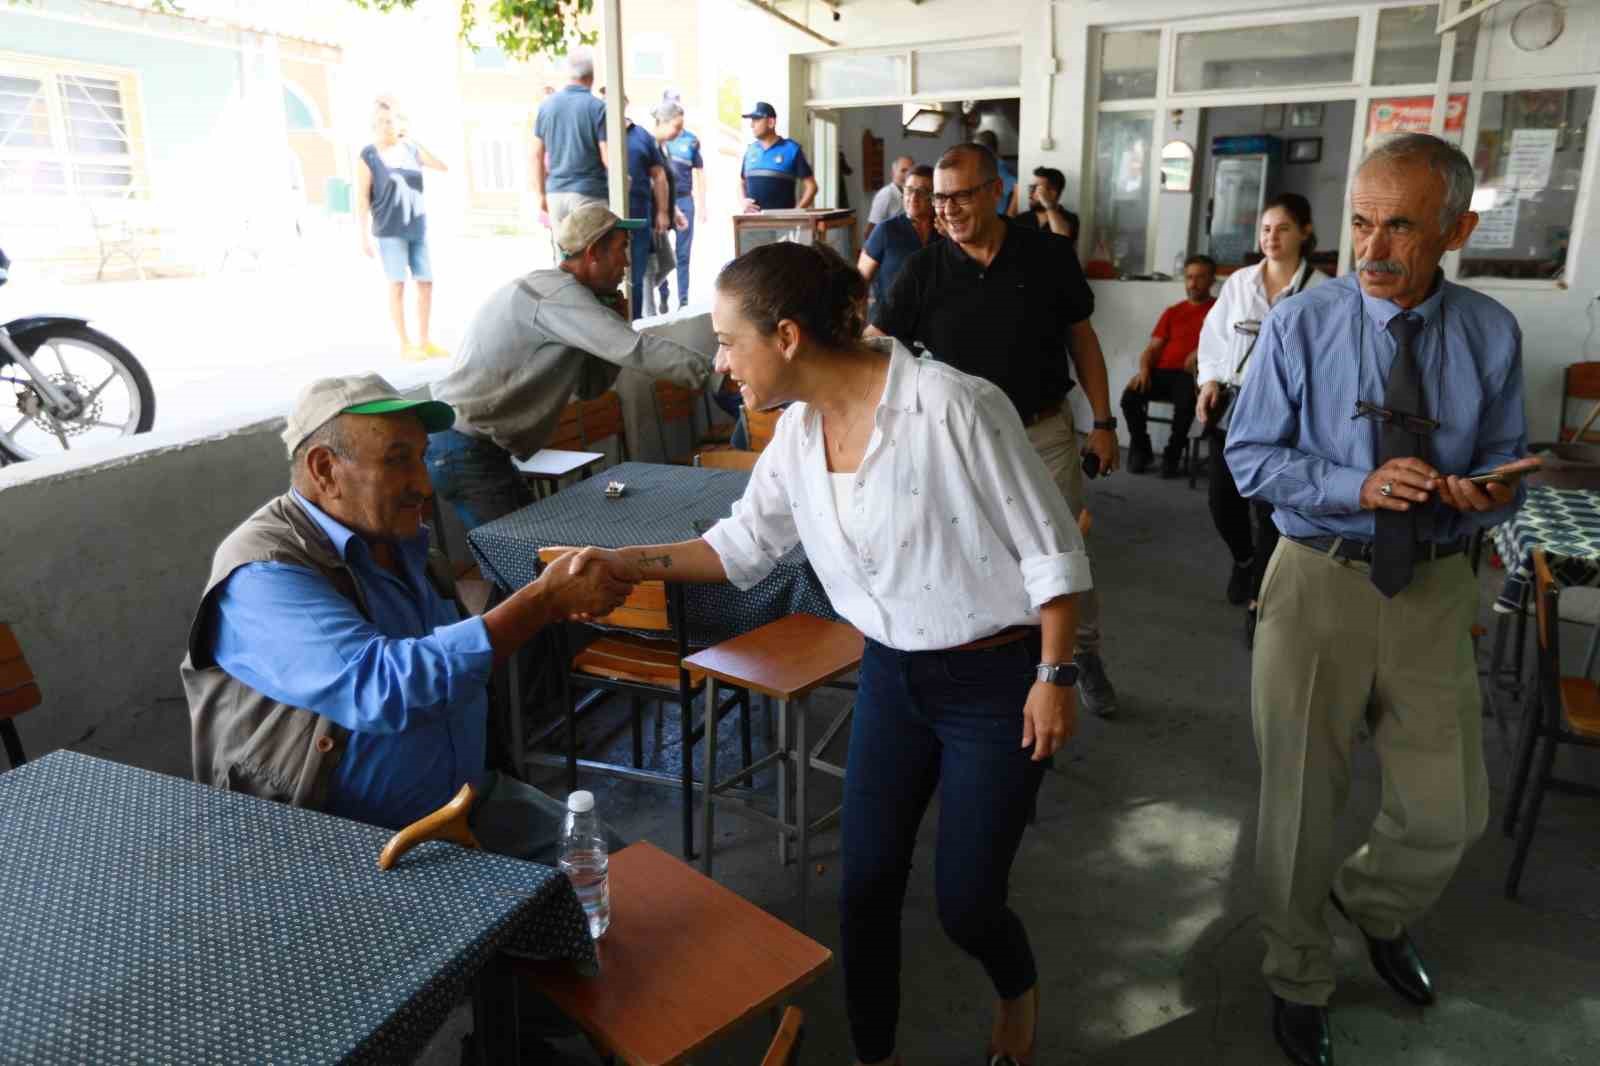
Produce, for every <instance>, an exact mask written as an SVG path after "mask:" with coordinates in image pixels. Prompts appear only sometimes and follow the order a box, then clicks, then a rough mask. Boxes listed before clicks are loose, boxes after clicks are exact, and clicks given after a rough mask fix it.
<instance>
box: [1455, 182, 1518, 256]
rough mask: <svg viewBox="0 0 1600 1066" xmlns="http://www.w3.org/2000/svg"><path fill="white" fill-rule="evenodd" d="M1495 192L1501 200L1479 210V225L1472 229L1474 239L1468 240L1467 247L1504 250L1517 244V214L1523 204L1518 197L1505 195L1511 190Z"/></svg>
mask: <svg viewBox="0 0 1600 1066" xmlns="http://www.w3.org/2000/svg"><path fill="white" fill-rule="evenodd" d="M1494 192H1495V193H1496V194H1497V195H1496V200H1497V201H1500V202H1498V203H1497V204H1496V206H1494V207H1489V208H1486V209H1484V210H1482V211H1479V212H1478V226H1477V228H1476V229H1474V230H1473V231H1472V239H1471V240H1469V241H1467V247H1468V248H1471V249H1472V250H1473V251H1503V250H1505V249H1507V248H1510V247H1512V246H1513V245H1515V244H1516V241H1517V214H1518V211H1519V209H1520V208H1521V206H1522V205H1521V203H1520V202H1519V201H1518V200H1517V199H1516V197H1514V196H1509V195H1505V194H1506V193H1508V192H1509V190H1505V189H1496V190H1494Z"/></svg>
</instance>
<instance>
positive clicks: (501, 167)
mask: <svg viewBox="0 0 1600 1066" xmlns="http://www.w3.org/2000/svg"><path fill="white" fill-rule="evenodd" d="M522 155H523V153H522V152H521V151H519V150H518V148H517V141H516V139H515V138H513V137H511V136H509V135H503V136H495V135H493V134H484V133H480V134H478V135H477V136H476V137H474V138H473V155H472V163H473V166H472V187H473V188H474V189H475V190H476V191H478V192H516V191H517V190H518V189H520V188H522V182H521V180H520V176H519V172H520V163H521V160H522Z"/></svg>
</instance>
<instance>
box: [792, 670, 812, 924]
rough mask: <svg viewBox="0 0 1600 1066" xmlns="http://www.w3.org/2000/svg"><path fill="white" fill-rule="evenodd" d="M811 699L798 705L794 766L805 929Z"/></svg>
mask: <svg viewBox="0 0 1600 1066" xmlns="http://www.w3.org/2000/svg"><path fill="white" fill-rule="evenodd" d="M810 702H811V701H810V700H809V698H805V697H802V698H801V699H800V700H798V701H797V702H796V703H795V708H794V733H795V740H794V750H795V754H796V756H797V758H796V761H795V768H794V818H795V828H796V830H797V832H796V836H798V837H799V860H800V861H799V862H797V863H795V868H796V872H795V876H796V878H797V879H798V881H799V884H798V885H797V886H796V887H798V889H799V891H800V926H799V929H800V931H801V932H802V933H803V932H805V928H806V887H807V884H808V882H809V878H810V876H811V869H810V867H811V814H810V811H809V809H808V808H807V806H806V778H808V777H810V776H811V775H810V774H809V773H808V772H807V771H808V770H810V769H811V767H810V766H809V763H810V759H809V758H808V756H809V754H810V749H809V748H807V747H806V710H807V709H808V707H809V705H810Z"/></svg>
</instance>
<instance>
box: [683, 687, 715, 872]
mask: <svg viewBox="0 0 1600 1066" xmlns="http://www.w3.org/2000/svg"><path fill="white" fill-rule="evenodd" d="M716 713H717V679H716V678H714V677H711V676H710V675H707V676H706V769H705V781H706V789H705V793H706V795H705V808H704V810H703V811H702V812H701V819H702V825H701V832H700V869H701V870H703V871H704V872H705V875H706V876H707V877H710V876H711V851H712V848H711V839H712V838H711V830H712V826H711V823H712V820H713V818H714V816H715V815H714V812H715V811H716V807H717V804H716V797H715V795H714V793H715V791H716V787H717V722H716ZM688 761H689V760H688V752H687V751H685V753H684V762H685V763H687V762H688Z"/></svg>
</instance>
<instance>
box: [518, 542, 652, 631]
mask: <svg viewBox="0 0 1600 1066" xmlns="http://www.w3.org/2000/svg"><path fill="white" fill-rule="evenodd" d="M539 554H540V557H541V558H542V559H544V560H545V568H544V572H543V573H542V574H540V575H539V579H538V580H537V581H535V582H534V587H535V588H538V589H540V590H542V591H543V594H544V595H545V597H546V598H547V601H548V603H549V605H550V610H551V613H552V614H553V615H555V616H556V617H559V618H564V619H566V620H567V621H572V622H590V621H593V620H594V619H596V618H604V617H605V616H606V615H608V614H610V613H611V612H612V611H614V610H616V609H617V608H618V607H621V606H622V603H623V601H624V600H626V599H627V598H628V596H629V595H630V594H631V593H632V592H633V587H634V586H635V585H637V584H638V583H639V582H640V581H643V580H644V575H643V573H642V572H641V570H640V568H639V564H638V563H637V562H635V561H633V560H632V559H630V558H628V557H627V556H625V555H624V554H623V553H622V552H621V551H619V550H616V549H609V548H581V549H579V548H550V549H546V550H545V551H543V552H540V553H539Z"/></svg>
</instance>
